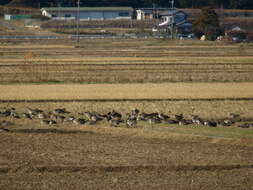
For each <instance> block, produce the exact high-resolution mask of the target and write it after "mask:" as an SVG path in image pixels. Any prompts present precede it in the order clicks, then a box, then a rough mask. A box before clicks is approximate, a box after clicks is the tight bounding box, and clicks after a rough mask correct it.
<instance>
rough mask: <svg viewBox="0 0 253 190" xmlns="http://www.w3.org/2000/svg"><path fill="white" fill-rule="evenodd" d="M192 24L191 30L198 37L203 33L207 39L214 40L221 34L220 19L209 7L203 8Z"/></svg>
mask: <svg viewBox="0 0 253 190" xmlns="http://www.w3.org/2000/svg"><path fill="white" fill-rule="evenodd" d="M201 11H202V13H201V15H200V16H199V17H198V19H197V20H196V21H195V22H194V24H193V30H194V32H195V33H196V35H197V36H198V37H200V36H202V35H205V36H206V37H207V39H209V40H214V39H216V37H217V36H218V35H220V34H221V28H220V21H219V17H218V15H217V14H216V12H215V11H214V10H213V9H211V8H204V9H202V10H201Z"/></svg>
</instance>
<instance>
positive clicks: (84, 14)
mask: <svg viewBox="0 0 253 190" xmlns="http://www.w3.org/2000/svg"><path fill="white" fill-rule="evenodd" d="M41 12H42V15H43V16H46V17H49V18H51V19H54V20H73V19H77V7H44V8H41ZM79 15H80V17H79V18H80V20H117V19H132V15H133V8H132V7H80V12H79Z"/></svg>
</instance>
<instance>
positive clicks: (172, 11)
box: [170, 0, 174, 40]
mask: <svg viewBox="0 0 253 190" xmlns="http://www.w3.org/2000/svg"><path fill="white" fill-rule="evenodd" d="M170 3H171V27H170V29H171V31H170V32H171V34H170V35H171V36H170V37H171V39H172V40H173V37H174V0H171V1H170Z"/></svg>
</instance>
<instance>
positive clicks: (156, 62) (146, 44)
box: [0, 39, 253, 83]
mask: <svg viewBox="0 0 253 190" xmlns="http://www.w3.org/2000/svg"><path fill="white" fill-rule="evenodd" d="M3 41H4V40H3ZM252 52H253V46H252V45H251V44H240V45H239V44H225V43H216V42H199V41H168V40H164V39H162V40H161V39H138V40H135V39H99V40H98V39H85V40H81V43H80V44H79V45H76V44H75V43H74V42H73V41H71V40H67V41H63V40H57V41H47V40H44V41H41V40H34V41H31V42H30V43H29V42H17V41H15V44H13V43H12V41H11V40H10V42H8V43H6V44H2V45H1V46H0V57H1V59H0V66H1V67H0V74H1V76H2V77H1V78H0V82H4V83H8V82H40V81H43V82H47V81H61V82H86V83H87V82H88V83H103V82H104V83H108V82H109V83H117V82H120V83H126V82H142V83H143V82H171V81H173V82H174V81H176V82H184V81H194V82H196V81H201V82H208V81H209V82H215V81H216V82H217V81H220V82H224V81H225V82H233V81H234V82H242V81H253V75H252V71H253V69H252V67H253V65H252V61H253V57H252ZM27 53H34V55H36V57H34V58H33V59H29V60H27V59H26V55H27ZM108 65H110V66H108Z"/></svg>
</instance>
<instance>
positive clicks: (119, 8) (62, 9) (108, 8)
mask: <svg viewBox="0 0 253 190" xmlns="http://www.w3.org/2000/svg"><path fill="white" fill-rule="evenodd" d="M41 9H42V10H46V11H49V12H50V11H58V10H59V9H60V10H61V11H76V10H77V7H43V8H41ZM80 11H133V8H132V7H80Z"/></svg>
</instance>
